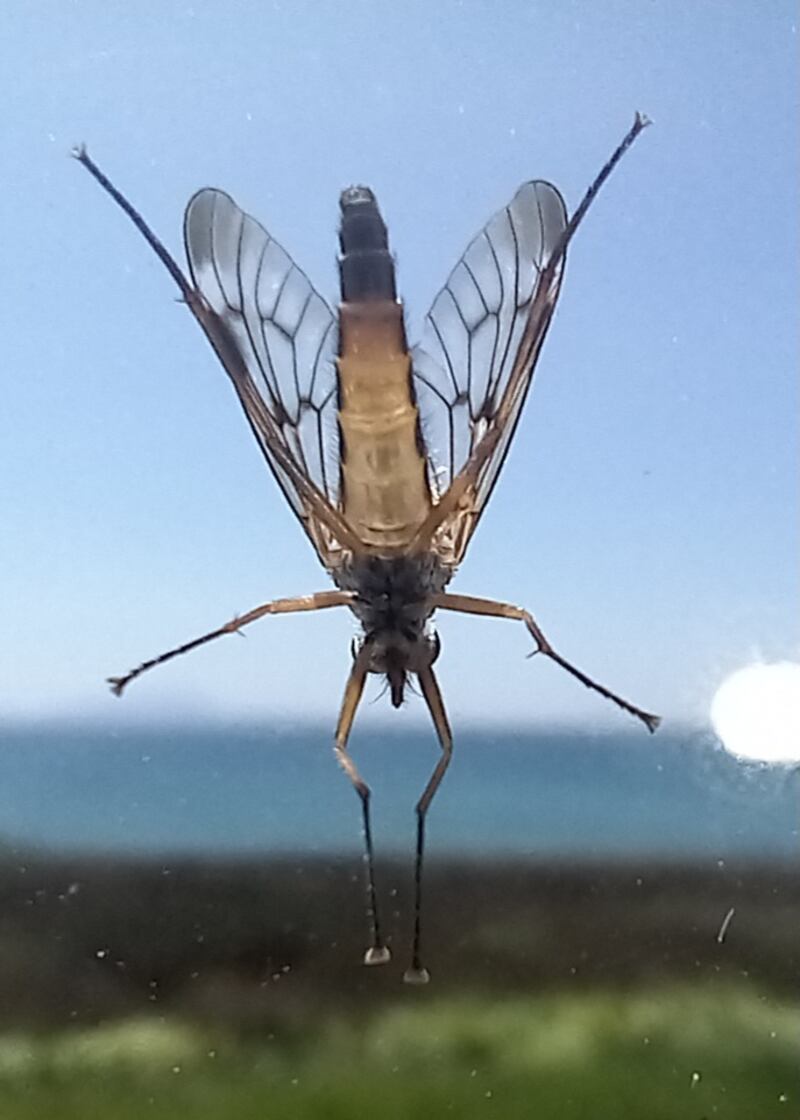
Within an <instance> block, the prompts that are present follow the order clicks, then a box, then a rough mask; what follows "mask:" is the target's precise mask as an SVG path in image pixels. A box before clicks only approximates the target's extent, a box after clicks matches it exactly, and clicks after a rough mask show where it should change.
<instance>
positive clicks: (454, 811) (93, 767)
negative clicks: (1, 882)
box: [0, 725, 800, 860]
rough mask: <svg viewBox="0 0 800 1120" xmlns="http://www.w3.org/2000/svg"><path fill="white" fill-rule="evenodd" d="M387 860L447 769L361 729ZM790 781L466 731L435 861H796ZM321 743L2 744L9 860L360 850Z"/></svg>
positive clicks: (716, 761) (702, 738)
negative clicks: (28, 853) (76, 853)
mask: <svg viewBox="0 0 800 1120" xmlns="http://www.w3.org/2000/svg"><path fill="white" fill-rule="evenodd" d="M352 748H353V753H354V756H355V758H356V760H357V762H358V764H359V766H360V767H361V769H362V772H363V774H364V776H365V778H366V779H367V780H368V781H369V782H370V784H371V786H372V789H373V793H374V797H373V812H374V830H375V842H376V846H377V848H378V850H379V852H381V853H388V852H395V853H397V852H399V853H408V852H410V850H411V848H412V846H413V839H414V826H415V820H414V812H413V807H414V803H415V801H416V798H417V797H418V796H419V793H420V791H421V789H422V787H423V786H424V784H425V781H426V780H427V776H428V774H429V773H430V770H431V769H432V767H433V765H434V763H435V761H436V757H437V747H436V744H435V741H434V739H433V736H432V735H431V734H429V733H428V732H427V731H426V730H423V729H420V728H416V727H415V728H412V729H411V730H410V731H402V730H397V729H396V728H391V729H387V730H382V729H377V730H376V729H374V728H373V729H370V728H366V729H359V730H358V732H357V733H356V734H354V737H353V741H352ZM799 791H800V781H799V780H798V772H797V770H796V769H795V770H787V769H772V768H767V767H764V766H756V765H753V764H744V763H741V762H737V761H736V760H734V759H732V758H731V757H730V756H728V755H727V754H726V753H725V752H724V751H722V750H721V748H720V746H719V744H718V743H717V742H716V741H715V740H714V738H713V736H712V735H711V734H710V733H704V732H701V731H689V730H686V731H670V730H662V731H660V732H659V733H658V734H657V735H655V736H653V737H651V736H649V735H647V734H646V733H639V732H638V731H635V730H634V731H626V732H622V733H616V734H609V733H596V734H595V733H580V732H576V731H570V732H567V731H542V730H536V731H521V730H516V731H498V730H491V731H481V730H476V729H472V730H465V731H463V732H462V733H461V734H460V735H458V736H457V739H456V749H455V757H454V760H453V764H452V766H451V768H450V771H449V772H448V774H447V776H446V778H445V781H444V783H443V785H442V787H441V789H440V792H439V795H438V796H437V799H436V801H435V802H434V805H433V808H432V810H431V813H430V817H429V822H430V825H429V844H430V852H431V855H432V856H434V855H436V854H440V855H441V854H445V853H449V854H459V853H466V854H472V855H475V856H480V855H487V856H498V855H502V854H511V855H516V856H522V857H525V858H536V857H540V856H541V857H544V858H553V857H556V858H557V857H565V858H569V859H573V858H581V859H582V858H592V857H598V858H601V857H602V858H608V857H613V858H626V857H630V856H638V855H646V856H648V857H653V858H659V857H665V858H684V857H688V858H692V857H699V858H703V859H708V858H716V859H720V860H724V859H726V858H729V857H732V856H737V857H738V856H746V857H752V858H755V859H765V860H773V859H779V860H780V859H788V858H792V857H796V856H797V854H798V807H799V802H800V799H799V798H798V792H799ZM360 843H361V836H360V815H359V808H358V801H357V798H356V797H355V795H354V793H353V791H352V789H351V788H350V786H349V784H348V782H347V780H346V779H345V777H344V776H343V775H342V774H341V773H340V772H339V771H338V769H337V766H336V764H335V762H334V759H333V755H332V751H331V737H330V731H329V729H327V728H322V727H320V728H315V727H309V728H298V727H285V726H283V727H277V726H273V727H266V726H265V727H252V726H248V727H241V726H240V727H233V726H231V727H222V726H214V727H206V728H200V727H179V728H176V727H170V728H166V727H162V728H148V729H136V730H130V729H126V730H120V729H114V730H109V729H103V728H98V727H91V728H83V729H81V728H76V727H75V726H72V727H58V726H55V725H47V726H40V727H25V728H8V727H6V728H4V729H0V845H2V846H3V847H4V848H6V849H8V848H9V846H11V847H16V848H19V849H29V848H30V847H32V846H33V847H46V848H50V849H56V850H59V851H69V850H75V849H81V850H86V849H91V850H103V851H110V852H138V853H143V854H144V853H158V852H170V853H180V852H190V853H219V854H225V855H233V854H236V853H243V854H253V853H261V852H264V853H285V852H291V851H310V852H331V851H350V850H355V849H358V848H359V847H360Z"/></svg>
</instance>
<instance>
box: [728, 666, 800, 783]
mask: <svg viewBox="0 0 800 1120" xmlns="http://www.w3.org/2000/svg"><path fill="white" fill-rule="evenodd" d="M711 722H712V724H713V725H714V730H715V732H716V733H717V736H718V737H719V738H720V739H721V741H722V745H723V746H724V747H725V749H726V750H727V751H730V753H731V754H735V755H739V756H741V757H743V758H752V759H756V760H758V761H760V762H784V763H785V762H800V664H797V663H796V662H794V661H779V662H777V663H775V664H773V665H748V666H747V668H745V669H739V670H737V672H735V673H732V674H731V675H730V676H729V677H728V678H727V680H724V681H723V682H722V684H721V685H720V686H719V688H718V689H717V691H716V694H715V695H714V699H713V700H712V701H711Z"/></svg>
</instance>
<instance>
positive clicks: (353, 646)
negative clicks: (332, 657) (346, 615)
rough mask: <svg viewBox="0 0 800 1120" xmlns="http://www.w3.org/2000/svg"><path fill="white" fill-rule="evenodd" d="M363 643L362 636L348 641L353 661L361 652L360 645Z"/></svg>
mask: <svg viewBox="0 0 800 1120" xmlns="http://www.w3.org/2000/svg"><path fill="white" fill-rule="evenodd" d="M363 645H364V639H363V638H353V640H352V642H351V643H350V652H351V653H352V655H353V660H354V661H355V660H356V658H357V657H358V655H359V653H361V647H362V646H363Z"/></svg>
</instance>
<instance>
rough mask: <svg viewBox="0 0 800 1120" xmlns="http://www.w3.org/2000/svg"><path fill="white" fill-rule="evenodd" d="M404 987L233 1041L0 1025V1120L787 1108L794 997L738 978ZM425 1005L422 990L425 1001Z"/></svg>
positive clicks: (145, 1030)
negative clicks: (546, 987)
mask: <svg viewBox="0 0 800 1120" xmlns="http://www.w3.org/2000/svg"><path fill="white" fill-rule="evenodd" d="M418 995H419V993H412V996H411V998H409V999H407V1000H403V1001H402V1002H398V1003H396V1004H394V1005H393V1006H389V1007H385V1008H383V1009H382V1010H380V1011H379V1012H376V1013H375V1014H374V1015H373V1016H372V1017H368V1018H365V1017H364V1016H363V1015H361V1016H358V1017H357V1016H356V1015H350V1016H347V1017H343V1018H341V1019H340V1020H337V1019H335V1018H331V1017H329V1016H328V1017H326V1018H325V1019H324V1020H323V1021H320V1022H317V1021H315V1020H314V1018H313V1017H311V1018H310V1019H309V1020H308V1021H307V1022H306V1024H305V1025H302V1024H301V1023H300V1022H299V1021H297V1022H295V1024H294V1026H293V1027H292V1028H291V1029H290V1030H289V1029H284V1030H282V1032H281V1033H280V1034H275V1035H263V1036H262V1035H258V1036H253V1035H251V1036H246V1037H241V1036H240V1037H239V1038H236V1037H234V1036H233V1035H230V1034H227V1035H225V1034H219V1035H216V1034H215V1033H214V1031H212V1030H208V1029H203V1028H199V1027H197V1026H192V1025H189V1024H187V1023H184V1022H180V1021H178V1020H167V1021H163V1020H160V1019H157V1018H154V1019H152V1020H142V1019H139V1020H129V1021H127V1022H119V1023H116V1024H114V1025H109V1026H107V1027H103V1028H96V1029H94V1030H91V1031H79V1030H72V1031H68V1032H60V1033H55V1034H44V1035H30V1034H27V1035H11V1034H7V1035H5V1036H0V1117H2V1120H34V1118H35V1120H41V1118H47V1120H95V1118H96V1120H101V1118H102V1120H134V1118H135V1120H140V1118H142V1117H148V1118H152V1120H172V1118H176V1120H230V1118H235V1120H256V1118H258V1120H271V1118H273V1117H274V1118H276V1120H278V1118H280V1120H284V1118H291V1120H303V1118H306V1117H314V1118H318V1120H360V1118H361V1117H364V1118H365V1120H366V1118H369V1120H372V1118H379V1120H401V1118H403V1120H405V1118H411V1117H418V1116H419V1117H433V1118H435V1117H448V1116H454V1117H459V1118H465V1120H469V1118H471V1117H482V1118H484V1117H490V1116H491V1117H499V1118H502V1120H517V1118H519V1120H522V1118H525V1120H531V1118H535V1120H601V1118H606V1117H608V1118H609V1120H611V1118H613V1120H628V1118H630V1120H634V1118H635V1120H641V1118H644V1117H646V1118H647V1120H704V1118H707V1120H711V1118H712V1117H713V1118H717V1120H756V1118H758V1120H769V1118H770V1117H773V1116H774V1117H776V1118H782V1120H784V1118H785V1120H794V1117H796V1116H798V1114H799V1113H800V1091H799V1088H800V1072H798V1071H799V1070H800V1009H798V1008H797V1007H793V1006H790V1005H788V1004H786V1003H781V1002H779V1001H777V1000H773V999H769V1000H767V999H765V998H763V997H759V996H758V995H757V994H754V993H753V992H752V991H750V990H749V989H747V988H741V989H736V988H731V987H727V988H723V987H719V988H716V987H712V986H706V987H704V988H700V987H698V988H697V989H689V988H687V987H685V986H683V987H668V988H663V989H659V988H654V989H652V990H649V991H644V992H642V991H639V992H637V993H634V994H627V995H626V994H620V993H618V992H615V993H597V992H593V993H585V994H582V995H569V996H566V995H560V996H559V995H552V996H547V997H542V998H529V997H525V998H506V999H501V1000H488V999H484V998H479V997H474V998H473V997H470V998H466V997H465V998H463V999H457V998H447V999H437V998H433V999H430V1000H429V999H428V997H427V996H426V995H423V996H422V1000H420V999H419V998H416V997H417V996H418ZM423 1001H424V1002H423Z"/></svg>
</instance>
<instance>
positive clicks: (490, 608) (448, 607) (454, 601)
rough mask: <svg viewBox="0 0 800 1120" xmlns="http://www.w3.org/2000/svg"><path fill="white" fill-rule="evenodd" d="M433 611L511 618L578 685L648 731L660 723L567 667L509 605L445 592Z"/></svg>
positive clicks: (527, 618)
mask: <svg viewBox="0 0 800 1120" xmlns="http://www.w3.org/2000/svg"><path fill="white" fill-rule="evenodd" d="M431 602H432V603H433V605H434V607H437V608H438V609H439V610H443V611H458V612H459V613H461V614H481V615H486V616H488V617H489V618H511V619H515V620H516V621H518V622H524V623H525V625H526V626H527V628H528V632H529V634H530V635H531V637H532V638H533V640H534V641H535V642H536V649H535V650H534V653H543V654H544V655H545V657H549V658H550V660H551V661H555V662H556V664H557V665H560V666H561V668H562V669H566V670H567V672H568V673H571V674H572V676H573V677H576V678H577V679H578V680H579V681H580V682H581V684H585V685H586V687H587V688H591V689H594V691H595V692H599V693H600V695H601V696H605V698H606V699H607V700H611V701H612V703H614V704H616V705H617V707H619V708H622V709H623V711H626V712H629V713H630V714H631V715H632V716H636V718H637V719H640V720H641V721H642V723H643V724H644V725H645V726H646V727H647V729H648V731H651V732H652V731H655V730H656V728H657V727H658V725H659V724H660V723H661V717H660V716H654V715H652V714H651V713H650V712H645V711H644V710H643V709H642V708H637V707H636V705H635V704H631V703H630V701H628V700H623V698H622V697H621V696H617V694H616V692H611V690H610V689H608V688H606V687H605V685H602V684H599V683H598V682H597V681H595V680H592V678H591V677H587V675H586V673H584V672H582V671H581V670H580V669H578V668H576V667H575V666H574V665H571V664H570V662H569V661H566V660H565V659H564V658H563V657H562V656H561V654H560V653H556V651H555V650H554V649H553V647H552V646H551V645H550V643H549V642H548V640H547V638H546V637H545V636H544V634H543V633H542V631H541V629H540V627H539V624H538V623H537V621H536V619H535V618H534V617H533V615H532V614H531V613H530V611H526V610H525V609H524V608H523V607H515V606H513V605H512V604H511V603H498V602H496V601H495V600H494V599H479V598H476V597H475V596H474V595H450V594H448V593H447V592H446V591H443V592H441V593H440V594H438V595H434V596H433V597H432V599H431Z"/></svg>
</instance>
